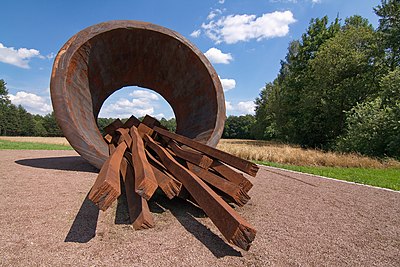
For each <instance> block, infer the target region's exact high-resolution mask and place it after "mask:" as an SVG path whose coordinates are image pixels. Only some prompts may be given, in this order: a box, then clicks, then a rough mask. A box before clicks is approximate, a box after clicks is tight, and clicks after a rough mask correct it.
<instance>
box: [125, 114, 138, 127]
mask: <svg viewBox="0 0 400 267" xmlns="http://www.w3.org/2000/svg"><path fill="white" fill-rule="evenodd" d="M139 124H140V120H138V118H136V117H135V116H133V115H132V116H130V117H129V119H128V120H127V121H126V122H125V123H124V125H122V128H125V129H130V128H131V127H132V126H135V127H138V126H139Z"/></svg>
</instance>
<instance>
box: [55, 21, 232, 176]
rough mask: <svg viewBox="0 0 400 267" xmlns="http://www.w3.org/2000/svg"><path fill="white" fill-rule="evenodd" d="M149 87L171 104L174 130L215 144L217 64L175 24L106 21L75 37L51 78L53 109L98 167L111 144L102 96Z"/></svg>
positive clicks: (219, 121) (219, 98)
mask: <svg viewBox="0 0 400 267" xmlns="http://www.w3.org/2000/svg"><path fill="white" fill-rule="evenodd" d="M134 85H135V86H140V87H144V88H149V89H152V90H154V91H156V92H157V93H159V94H160V95H161V96H163V97H164V98H165V100H166V101H167V102H168V103H169V104H170V105H171V107H172V109H173V111H174V113H175V117H176V121H177V130H176V132H177V133H178V134H181V135H184V136H186V137H188V138H192V139H195V140H197V141H200V142H202V143H205V144H207V145H210V146H216V145H217V143H218V141H219V139H220V137H221V135H222V131H223V128H224V122H225V117H226V115H225V100H224V94H223V90H222V86H221V83H220V81H219V78H218V75H217V73H216V72H215V70H214V68H213V67H212V66H211V64H210V63H209V61H208V60H207V59H206V57H205V56H204V55H203V53H202V52H201V51H199V50H198V49H197V48H196V47H195V46H193V45H192V44H191V43H190V42H189V41H188V40H186V39H185V38H184V37H182V36H181V35H180V34H179V33H177V32H174V31H172V30H169V29H166V28H163V27H160V26H157V25H154V24H151V23H144V22H138V21H126V20H125V21H110V22H105V23H100V24H97V25H94V26H91V27H88V28H86V29H84V30H82V31H81V32H79V33H77V34H76V35H74V36H73V37H72V38H71V39H69V40H68V42H67V43H66V44H65V45H64V46H63V47H62V48H61V50H60V51H59V52H58V54H57V56H56V58H55V61H54V66H53V72H52V76H51V83H50V92H51V99H52V103H53V108H54V113H55V116H56V118H57V121H58V124H59V125H60V127H61V129H62V131H63V133H64V135H65V137H66V138H67V139H68V141H69V142H70V144H71V145H72V147H73V148H74V149H75V150H76V151H77V152H78V153H79V154H80V155H82V157H84V158H85V159H86V160H88V161H89V162H90V163H91V164H93V165H94V166H96V167H97V168H99V169H100V168H101V166H102V165H103V163H104V162H105V161H106V159H107V157H108V147H107V145H106V143H105V142H104V140H103V137H102V136H101V134H100V132H99V130H98V128H97V124H96V119H97V116H98V114H99V112H100V108H101V106H102V104H103V103H104V101H105V100H106V99H107V97H109V96H110V95H111V94H112V93H114V92H115V91H117V90H119V89H121V88H122V87H125V86H134Z"/></svg>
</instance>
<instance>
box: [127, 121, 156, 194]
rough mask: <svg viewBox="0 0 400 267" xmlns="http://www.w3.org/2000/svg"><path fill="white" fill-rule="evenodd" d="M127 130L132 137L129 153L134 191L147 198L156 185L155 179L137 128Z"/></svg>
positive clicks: (152, 192)
mask: <svg viewBox="0 0 400 267" xmlns="http://www.w3.org/2000/svg"><path fill="white" fill-rule="evenodd" d="M139 127H140V126H139ZM129 132H130V134H131V137H132V144H131V153H132V162H133V166H134V174H135V192H136V193H137V194H139V195H140V196H141V197H143V198H145V199H146V200H149V199H150V198H151V196H152V195H153V194H154V192H155V191H156V189H157V187H158V184H157V180H156V178H155V177H154V173H153V169H152V168H151V165H150V163H149V162H148V160H147V157H146V153H145V150H144V144H143V140H142V138H141V137H140V135H139V132H138V129H137V128H136V127H132V128H131V129H130V131H129Z"/></svg>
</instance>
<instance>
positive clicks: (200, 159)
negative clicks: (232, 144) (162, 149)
mask: <svg viewBox="0 0 400 267" xmlns="http://www.w3.org/2000/svg"><path fill="white" fill-rule="evenodd" d="M167 144H168V146H169V147H170V148H171V149H172V151H173V152H174V153H175V155H177V156H178V157H180V158H182V159H184V160H186V161H188V162H191V163H193V164H195V165H197V166H200V167H202V168H203V169H208V168H209V167H210V166H211V164H212V163H213V160H212V159H211V158H209V157H207V156H206V155H202V154H200V153H196V152H194V151H189V150H185V149H183V148H181V147H179V146H178V145H177V144H176V143H175V142H174V141H173V140H172V139H169V140H168V141H167Z"/></svg>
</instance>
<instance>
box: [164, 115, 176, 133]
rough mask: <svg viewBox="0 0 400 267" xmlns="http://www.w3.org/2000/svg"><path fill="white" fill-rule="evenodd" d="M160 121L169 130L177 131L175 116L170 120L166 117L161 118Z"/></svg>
mask: <svg viewBox="0 0 400 267" xmlns="http://www.w3.org/2000/svg"><path fill="white" fill-rule="evenodd" d="M160 123H161V125H162V126H164V127H166V128H167V129H168V131H170V132H175V131H176V120H175V118H171V119H169V120H167V119H165V118H161V120H160Z"/></svg>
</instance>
